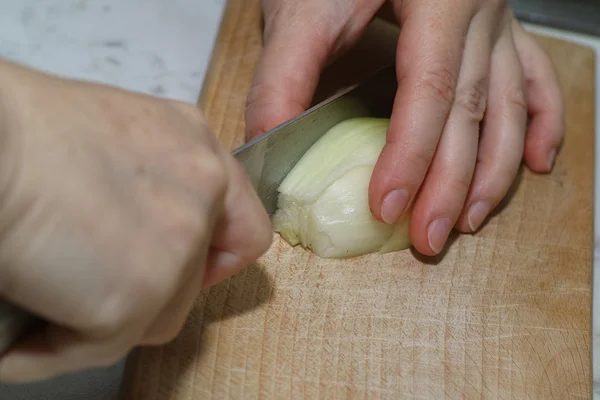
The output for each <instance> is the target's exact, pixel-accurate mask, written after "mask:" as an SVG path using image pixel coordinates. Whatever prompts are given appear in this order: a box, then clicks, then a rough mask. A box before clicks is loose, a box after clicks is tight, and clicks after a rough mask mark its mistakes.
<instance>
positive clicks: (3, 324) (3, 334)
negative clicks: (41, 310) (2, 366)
mask: <svg viewBox="0 0 600 400" xmlns="http://www.w3.org/2000/svg"><path fill="white" fill-rule="evenodd" d="M40 321H41V320H40V319H39V318H37V317H35V316H34V315H33V314H30V313H29V312H27V311H25V310H23V309H21V308H19V307H17V306H15V305H14V304H12V303H9V302H8V301H6V300H4V299H0V354H2V353H4V352H5V351H6V350H8V349H9V347H11V346H12V345H13V344H14V343H15V342H16V341H17V340H19V339H21V338H22V337H23V336H24V335H26V334H27V333H28V332H29V330H30V329H32V328H33V327H34V326H36V325H37V323H38V322H40Z"/></svg>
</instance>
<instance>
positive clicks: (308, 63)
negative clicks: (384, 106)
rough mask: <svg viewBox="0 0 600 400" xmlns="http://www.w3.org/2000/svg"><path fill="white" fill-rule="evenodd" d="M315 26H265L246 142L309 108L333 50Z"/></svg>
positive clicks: (292, 21) (296, 22)
mask: <svg viewBox="0 0 600 400" xmlns="http://www.w3.org/2000/svg"><path fill="white" fill-rule="evenodd" d="M282 19H284V18H283V17H282V18H279V20H282ZM314 23H315V22H314V21H311V20H310V18H308V19H307V18H305V19H304V20H303V19H302V18H293V19H289V20H284V21H281V23H280V22H279V21H273V22H272V23H271V24H269V25H270V26H269V25H267V27H266V29H265V49H264V50H263V54H262V56H261V59H260V61H259V63H258V65H257V67H256V71H255V75H254V80H253V82H252V87H251V89H250V93H249V95H248V99H247V102H246V116H245V117H246V136H247V138H248V139H252V138H253V137H255V136H258V135H260V134H262V133H264V132H267V131H268V130H270V129H272V128H274V127H276V126H278V125H280V124H282V123H283V122H285V121H287V120H289V119H291V118H293V117H295V116H296V115H298V114H300V113H302V112H304V111H305V110H306V109H307V108H308V107H309V106H310V102H311V100H312V97H313V95H314V92H315V90H316V88H317V84H318V82H319V77H320V74H321V71H322V69H323V68H324V66H325V64H326V63H327V60H328V57H329V52H330V50H331V48H332V46H333V43H332V42H333V40H329V39H328V38H327V36H329V35H328V34H325V35H320V34H319V29H318V28H315V27H314Z"/></svg>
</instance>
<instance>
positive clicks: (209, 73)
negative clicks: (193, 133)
mask: <svg viewBox="0 0 600 400" xmlns="http://www.w3.org/2000/svg"><path fill="white" fill-rule="evenodd" d="M238 3H239V2H237V1H230V0H228V1H227V2H226V3H225V9H224V10H223V13H222V15H221V22H220V24H219V30H218V32H217V35H216V37H215V40H214V42H213V49H212V51H211V55H210V60H209V63H208V67H207V69H206V73H205V75H204V83H203V84H202V88H201V89H200V95H199V96H198V101H197V105H198V107H200V109H201V110H203V109H204V108H205V107H206V106H207V101H208V93H209V92H210V89H211V88H212V87H216V86H217V85H218V81H219V73H220V70H219V68H218V65H219V64H220V63H221V62H222V57H223V53H224V48H225V44H224V43H225V40H224V38H226V37H227V36H228V35H229V32H230V31H231V29H232V27H231V25H232V24H233V22H234V20H235V17H236V15H235V14H236V13H235V11H236V9H237V8H239V7H238Z"/></svg>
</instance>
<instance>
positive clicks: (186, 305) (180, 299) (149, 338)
mask: <svg viewBox="0 0 600 400" xmlns="http://www.w3.org/2000/svg"><path fill="white" fill-rule="evenodd" d="M205 254H206V253H204V255H205ZM205 263H206V257H199V258H197V259H194V260H192V261H191V266H190V269H192V274H191V276H189V278H188V279H187V280H186V281H185V282H184V283H183V286H182V287H181V288H180V289H179V290H178V292H177V294H176V295H175V296H174V297H173V298H172V299H171V300H170V301H169V302H168V303H167V305H166V306H165V307H164V308H163V309H162V310H161V312H160V314H159V315H158V317H157V318H156V319H155V320H154V321H153V322H152V324H151V325H150V327H149V328H148V330H147V331H146V333H145V334H144V336H143V337H142V339H141V342H140V343H139V344H140V345H142V346H154V345H162V344H165V343H168V342H170V341H172V340H173V339H175V338H176V337H177V335H178V334H179V332H181V330H182V329H183V326H184V325H185V322H186V320H187V318H188V315H189V313H190V312H191V311H192V308H193V306H194V304H195V300H196V298H197V297H198V294H199V292H200V290H201V289H202V283H203V280H204V277H205V274H206V268H205Z"/></svg>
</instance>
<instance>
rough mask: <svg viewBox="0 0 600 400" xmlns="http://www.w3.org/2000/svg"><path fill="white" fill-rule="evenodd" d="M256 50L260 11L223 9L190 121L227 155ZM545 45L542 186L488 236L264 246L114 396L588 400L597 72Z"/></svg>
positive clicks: (499, 216) (530, 183)
mask: <svg viewBox="0 0 600 400" xmlns="http://www.w3.org/2000/svg"><path fill="white" fill-rule="evenodd" d="M397 34H398V30H397V28H396V27H395V26H392V25H388V24H386V23H384V22H381V21H375V22H374V24H373V26H372V27H371V28H370V30H369V31H368V32H367V35H366V38H365V40H364V41H363V42H362V43H361V44H360V45H359V46H358V47H357V48H356V49H355V51H354V52H353V53H349V54H347V55H346V56H345V57H346V58H345V59H344V60H341V61H340V62H338V63H335V64H333V65H331V67H330V69H329V70H328V71H327V72H326V73H324V75H323V79H322V86H321V87H320V89H319V94H318V96H317V97H316V100H319V99H321V98H324V97H326V96H327V95H329V94H331V93H333V92H334V91H335V90H337V89H339V88H340V87H342V86H344V85H346V84H349V83H353V82H354V81H355V80H356V78H357V77H359V76H362V75H364V74H367V73H369V72H370V71H372V70H375V69H377V68H379V67H380V66H381V65H383V64H385V63H388V62H390V61H391V60H393V54H394V49H395V40H396V37H397ZM375 37H376V38H377V41H374V38H375ZM261 38H262V36H261V12H260V8H259V0H230V1H229V3H228V5H227V8H226V11H225V15H224V19H223V23H222V26H221V30H220V33H219V36H218V40H217V43H216V48H215V51H214V55H213V58H212V62H211V66H210V70H209V73H208V76H207V79H206V84H205V87H204V89H203V92H202V95H201V100H200V106H201V107H202V108H203V110H204V111H205V113H206V116H207V118H208V121H209V124H210V126H211V128H212V129H213V130H214V132H215V134H217V135H218V136H219V138H220V140H221V142H222V143H223V144H224V145H225V146H227V147H229V148H231V149H233V148H235V147H237V146H239V145H241V144H242V143H243V137H244V118H243V116H244V102H245V98H246V94H247V91H248V89H249V85H250V80H251V77H252V73H253V70H254V67H255V64H256V61H257V59H258V57H259V55H260V52H261ZM539 39H540V42H541V43H542V45H543V46H544V47H545V48H546V49H547V51H548V52H549V54H550V56H551V57H552V60H553V61H554V62H555V64H556V67H557V70H558V73H559V75H560V81H561V84H562V87H563V90H564V95H565V99H566V104H567V114H566V116H567V135H566V140H565V143H564V147H563V148H562V151H561V153H560V155H559V156H558V159H557V163H556V167H555V169H554V171H553V172H552V174H551V175H546V176H542V175H536V174H533V173H531V172H529V171H528V170H526V169H525V168H524V169H523V170H522V172H521V174H520V176H519V179H518V180H517V182H516V184H515V186H514V189H513V190H512V191H511V194H510V196H509V199H508V200H509V201H507V202H505V204H503V205H502V207H501V208H500V210H499V212H498V213H496V215H494V216H493V218H491V219H490V220H489V222H488V223H487V224H486V225H485V226H484V227H483V229H481V231H480V232H478V233H477V234H475V235H461V236H454V237H453V238H452V240H451V246H450V247H449V249H448V251H447V252H446V253H445V254H443V255H442V256H440V257H436V258H424V257H421V256H419V255H417V254H416V253H415V252H413V251H410V250H407V251H403V252H400V253H396V254H387V255H384V256H381V255H371V256H364V257H360V258H356V259H352V260H343V261H332V260H329V261H326V260H321V259H319V258H317V257H316V256H313V255H311V254H310V253H309V252H306V251H304V250H302V249H300V248H290V246H288V245H287V244H286V243H285V242H283V241H281V240H280V239H275V241H274V243H273V245H272V248H271V249H270V251H269V252H268V253H267V254H266V255H265V256H264V257H262V258H261V259H260V260H259V261H258V262H257V263H256V264H255V265H252V266H250V267H248V268H247V269H245V270H244V271H243V272H241V273H239V274H238V275H237V276H235V277H233V278H232V279H230V280H228V281H226V282H223V283H221V284H219V285H218V286H216V287H214V288H212V289H210V290H208V291H205V292H203V293H202V294H201V295H200V297H199V298H198V301H197V304H196V307H195V308H194V310H193V312H192V313H191V315H190V318H189V321H188V323H187V325H186V326H185V328H184V330H183V331H182V332H181V334H180V335H179V337H178V338H177V339H176V340H174V341H173V342H171V343H170V344H168V345H166V346H163V347H156V348H143V349H139V350H138V351H136V352H135V353H134V354H133V355H132V357H131V358H130V359H129V360H128V365H127V369H126V374H125V385H124V387H123V395H124V398H126V399H135V400H138V399H139V400H149V399H155V400H162V399H173V400H184V399H185V400H188V399H189V400H191V399H292V398H309V399H316V398H322V399H341V398H344V399H346V398H347V399H350V398H361V399H362V398H373V399H380V398H385V399H402V398H411V399H417V398H418V399H441V398H451V399H458V398H465V399H473V398H477V399H479V398H501V399H508V398H511V399H526V398H528V399H544V400H549V399H561V400H563V399H573V398H590V397H591V386H592V378H591V304H592V290H591V276H592V274H591V272H592V245H593V232H592V224H593V222H592V221H593V218H592V213H593V205H592V204H593V202H592V199H593V171H594V151H593V149H594V87H595V74H594V68H595V67H594V63H595V59H594V52H593V51H592V50H590V49H588V48H584V47H580V46H577V45H574V44H572V43H567V42H562V41H558V40H554V39H550V38H543V37H539ZM359 60H368V63H365V62H362V63H361V62H359Z"/></svg>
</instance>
